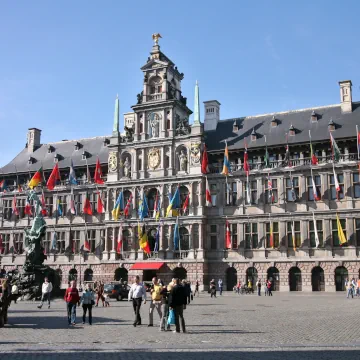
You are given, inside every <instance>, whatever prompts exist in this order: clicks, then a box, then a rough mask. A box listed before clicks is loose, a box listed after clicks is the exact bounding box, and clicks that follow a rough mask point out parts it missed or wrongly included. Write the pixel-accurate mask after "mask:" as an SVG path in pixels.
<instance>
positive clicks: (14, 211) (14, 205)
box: [12, 195, 19, 216]
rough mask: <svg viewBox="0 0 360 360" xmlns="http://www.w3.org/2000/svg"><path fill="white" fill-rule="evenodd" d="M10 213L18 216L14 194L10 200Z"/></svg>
mask: <svg viewBox="0 0 360 360" xmlns="http://www.w3.org/2000/svg"><path fill="white" fill-rule="evenodd" d="M12 213H13V215H14V214H15V215H17V216H19V209H18V208H17V206H16V195H14V198H13V201H12Z"/></svg>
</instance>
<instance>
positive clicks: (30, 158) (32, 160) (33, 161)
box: [28, 156, 35, 165]
mask: <svg viewBox="0 0 360 360" xmlns="http://www.w3.org/2000/svg"><path fill="white" fill-rule="evenodd" d="M34 163H35V159H34V158H33V157H32V156H29V160H28V164H29V165H31V164H34Z"/></svg>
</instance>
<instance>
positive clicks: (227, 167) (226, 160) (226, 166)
mask: <svg viewBox="0 0 360 360" xmlns="http://www.w3.org/2000/svg"><path fill="white" fill-rule="evenodd" d="M221 173H222V174H223V175H229V173H231V166H230V159H229V149H228V146H227V142H225V153H224V165H223V170H222V172H221Z"/></svg>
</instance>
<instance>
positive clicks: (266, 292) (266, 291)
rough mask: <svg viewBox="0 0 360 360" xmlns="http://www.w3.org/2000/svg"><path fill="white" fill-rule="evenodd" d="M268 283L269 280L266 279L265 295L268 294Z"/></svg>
mask: <svg viewBox="0 0 360 360" xmlns="http://www.w3.org/2000/svg"><path fill="white" fill-rule="evenodd" d="M267 283H268V280H265V281H264V295H265V296H266V295H268V288H267Z"/></svg>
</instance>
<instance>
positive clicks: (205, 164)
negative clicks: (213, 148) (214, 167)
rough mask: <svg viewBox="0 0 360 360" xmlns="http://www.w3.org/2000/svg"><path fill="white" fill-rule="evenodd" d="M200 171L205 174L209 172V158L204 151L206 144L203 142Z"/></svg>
mask: <svg viewBox="0 0 360 360" xmlns="http://www.w3.org/2000/svg"><path fill="white" fill-rule="evenodd" d="M201 172H202V173H203V174H207V173H208V172H209V159H208V154H207V151H206V145H205V144H204V150H203V154H202V161H201Z"/></svg>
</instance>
